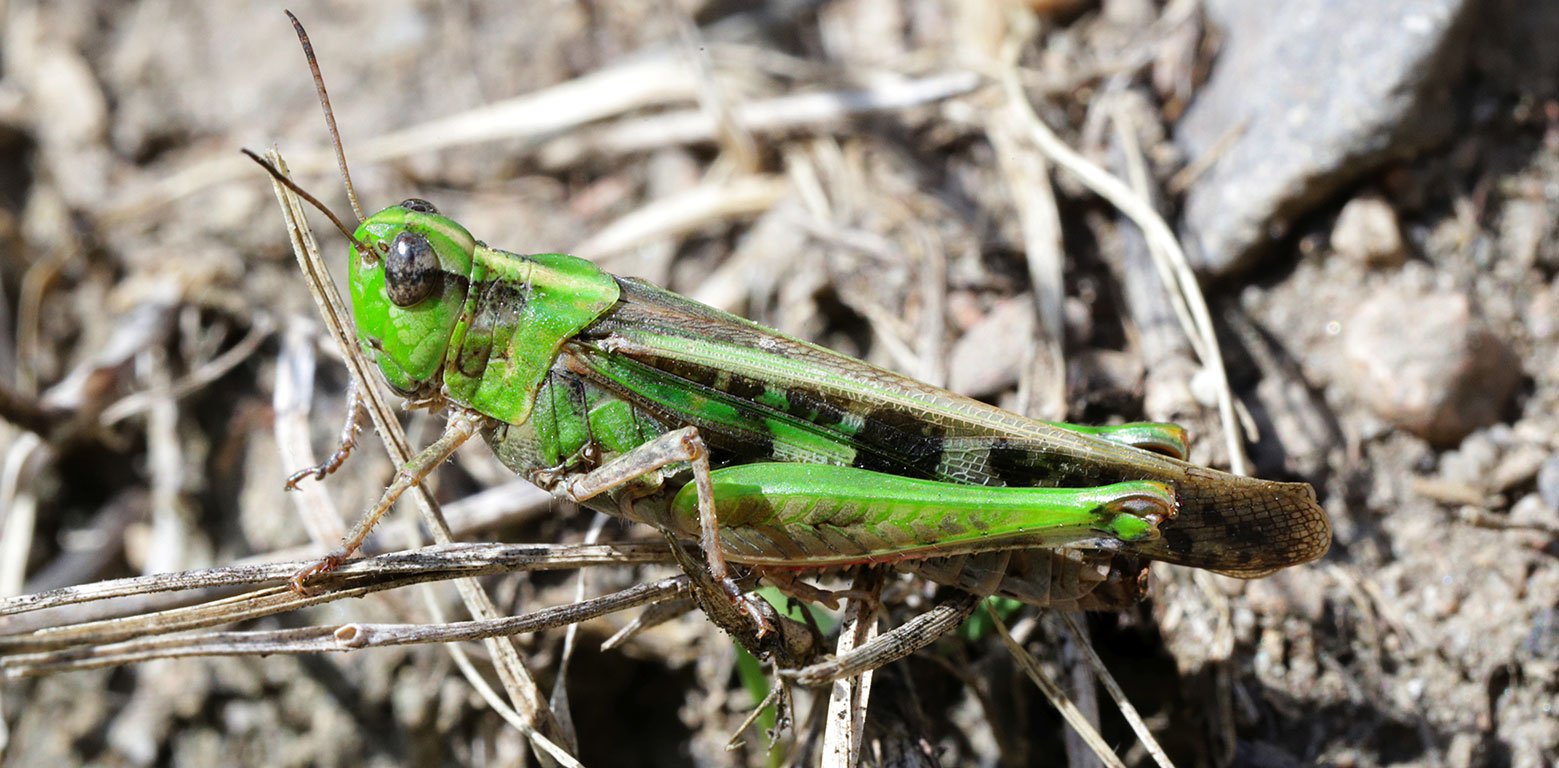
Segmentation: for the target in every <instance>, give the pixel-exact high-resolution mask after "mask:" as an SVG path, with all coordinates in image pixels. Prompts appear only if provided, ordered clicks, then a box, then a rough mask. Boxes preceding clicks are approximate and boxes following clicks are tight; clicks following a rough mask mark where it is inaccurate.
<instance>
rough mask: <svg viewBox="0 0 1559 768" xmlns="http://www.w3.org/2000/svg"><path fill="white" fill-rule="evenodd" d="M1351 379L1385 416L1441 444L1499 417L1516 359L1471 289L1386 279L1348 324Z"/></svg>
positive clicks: (1512, 385) (1517, 373) (1516, 376)
mask: <svg viewBox="0 0 1559 768" xmlns="http://www.w3.org/2000/svg"><path fill="white" fill-rule="evenodd" d="M1343 346H1344V353H1345V356H1346V358H1347V360H1348V362H1349V368H1350V372H1349V374H1348V378H1349V380H1348V382H1347V384H1348V385H1349V386H1350V387H1351V389H1352V390H1353V392H1354V393H1355V395H1356V396H1357V397H1358V398H1359V399H1360V400H1362V401H1364V402H1365V403H1367V404H1368V405H1369V406H1370V408H1371V409H1372V410H1373V411H1375V413H1377V414H1379V415H1380V416H1381V417H1382V418H1384V419H1386V420H1387V421H1389V422H1391V423H1392V424H1394V425H1396V426H1397V427H1399V428H1401V429H1405V430H1407V431H1409V432H1412V433H1413V434H1416V435H1418V436H1420V437H1422V438H1424V439H1425V440H1428V441H1429V442H1430V443H1431V444H1433V445H1436V446H1441V447H1447V446H1453V445H1456V444H1457V443H1459V442H1461V440H1462V438H1464V437H1466V436H1467V435H1468V434H1470V433H1471V432H1472V431H1474V430H1476V429H1478V428H1480V427H1485V426H1488V425H1490V424H1493V423H1495V422H1498V421H1499V420H1500V419H1501V417H1502V416H1503V415H1504V414H1505V411H1506V408H1507V406H1508V405H1509V404H1510V399H1511V396H1512V395H1513V394H1515V391H1516V386H1517V385H1518V384H1519V383H1520V381H1521V366H1520V362H1519V360H1518V359H1517V358H1516V357H1515V355H1514V354H1513V353H1512V352H1511V351H1510V349H1509V348H1508V347H1507V346H1506V345H1505V343H1504V342H1503V341H1501V340H1500V338H1499V337H1498V336H1495V335H1494V334H1493V333H1492V332H1490V331H1489V329H1488V327H1487V326H1486V325H1485V324H1484V322H1483V320H1482V318H1480V317H1479V316H1478V315H1477V313H1476V312H1475V311H1474V309H1473V306H1472V302H1471V301H1470V300H1469V299H1468V298H1467V296H1466V295H1464V294H1462V293H1460V292H1456V291H1447V290H1437V289H1420V288H1414V287H1406V286H1403V285H1388V286H1386V287H1384V288H1382V289H1380V290H1379V291H1377V292H1376V293H1375V295H1374V296H1371V297H1370V298H1369V299H1368V300H1366V301H1365V302H1364V303H1363V304H1361V305H1360V306H1359V307H1358V309H1357V310H1355V311H1354V313H1353V315H1352V317H1350V318H1349V320H1348V322H1347V325H1346V327H1345V328H1344V341H1343Z"/></svg>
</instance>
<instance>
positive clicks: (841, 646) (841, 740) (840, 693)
mask: <svg viewBox="0 0 1559 768" xmlns="http://www.w3.org/2000/svg"><path fill="white" fill-rule="evenodd" d="M883 583H884V578H883V574H882V572H881V569H876V568H873V569H868V570H866V571H863V572H861V573H860V574H857V575H856V578H855V582H854V584H852V585H851V590H852V591H854V592H857V593H861V594H864V595H866V596H865V597H860V598H851V599H850V600H849V605H848V606H847V607H846V608H845V612H844V623H843V624H842V625H841V626H840V628H839V640H838V643H837V644H836V646H835V648H834V654H835V657H836V658H839V657H844V656H848V655H849V654H850V652H852V651H854V650H855V649H856V648H859V647H861V646H863V645H866V644H868V643H870V642H871V641H872V640H873V639H875V638H876V637H877V615H878V613H879V611H880V610H881V607H882V603H881V595H882V586H883ZM871 690H872V670H871V669H867V670H865V671H863V672H861V673H860V674H858V675H851V676H849V677H844V678H840V679H837V680H835V681H834V684H833V688H832V689H831V690H830V691H829V696H828V709H827V714H826V715H825V716H824V718H825V719H824V721H823V755H822V761H821V764H822V766H823V768H854V766H856V765H859V764H860V762H861V744H862V742H863V741H864V740H865V733H866V711H867V708H868V707H870V706H871Z"/></svg>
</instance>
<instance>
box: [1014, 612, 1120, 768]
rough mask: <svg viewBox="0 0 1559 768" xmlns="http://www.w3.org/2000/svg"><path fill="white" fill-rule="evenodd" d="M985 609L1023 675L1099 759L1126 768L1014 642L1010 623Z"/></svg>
mask: <svg viewBox="0 0 1559 768" xmlns="http://www.w3.org/2000/svg"><path fill="white" fill-rule="evenodd" d="M985 610H986V613H987V614H989V615H990V618H991V622H992V623H993V625H994V626H995V627H996V632H997V634H999V635H1001V639H1002V643H1003V644H1005V645H1006V646H1007V650H1008V651H1009V652H1011V653H1012V657H1013V658H1014V659H1016V660H1017V662H1018V665H1019V666H1021V667H1022V668H1023V672H1024V673H1025V674H1027V675H1028V677H1029V679H1030V680H1032V681H1033V682H1034V685H1035V686H1037V687H1038V688H1039V690H1040V691H1042V692H1044V694H1045V698H1047V699H1049V700H1050V704H1051V706H1053V707H1055V708H1056V711H1057V712H1059V713H1061V717H1062V719H1064V720H1066V722H1067V724H1068V725H1070V726H1072V730H1074V731H1076V732H1077V734H1078V735H1079V736H1081V737H1082V738H1083V741H1084V742H1086V743H1087V744H1088V747H1089V749H1092V750H1093V753H1094V754H1095V755H1098V756H1099V760H1100V761H1102V762H1103V763H1104V764H1105V765H1106V766H1109V768H1125V763H1122V762H1121V759H1120V758H1119V757H1117V756H1116V755H1115V752H1114V751H1113V750H1111V749H1110V745H1109V744H1106V743H1105V742H1104V737H1103V736H1100V735H1099V731H1098V730H1096V729H1095V728H1094V727H1093V725H1092V724H1091V723H1089V722H1088V718H1087V716H1085V715H1084V714H1083V713H1082V711H1080V710H1079V709H1078V708H1077V705H1076V704H1073V703H1072V699H1071V698H1070V697H1069V696H1067V695H1066V691H1063V690H1062V689H1061V686H1060V685H1057V684H1056V682H1055V681H1054V680H1051V679H1050V676H1049V675H1046V674H1045V671H1044V670H1043V669H1040V666H1039V661H1038V660H1037V659H1035V658H1034V656H1033V654H1030V653H1029V652H1028V651H1027V650H1026V649H1025V648H1024V647H1023V646H1022V645H1021V644H1020V643H1018V641H1016V640H1014V639H1013V637H1012V633H1011V632H1009V631H1008V630H1007V624H1006V622H1003V621H1002V620H1001V616H999V615H998V614H997V613H996V611H995V609H993V608H991V607H990V606H989V605H987V606H986V609H985Z"/></svg>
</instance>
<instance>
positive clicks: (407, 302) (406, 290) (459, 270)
mask: <svg viewBox="0 0 1559 768" xmlns="http://www.w3.org/2000/svg"><path fill="white" fill-rule="evenodd" d="M356 235H357V239H358V241H359V242H361V243H362V244H363V245H364V246H366V247H367V248H368V249H369V250H370V251H372V253H371V254H369V255H366V256H365V255H364V254H361V253H358V252H356V250H355V249H354V251H353V253H352V255H351V257H350V268H349V270H348V272H349V275H350V282H351V291H352V317H353V320H354V321H355V323H356V325H357V340H358V344H359V345H361V346H362V347H363V350H364V351H365V352H366V353H367V354H368V355H369V356H371V357H372V358H373V359H374V361H375V362H376V363H377V364H378V366H379V370H380V371H381V372H382V373H383V374H384V378H385V380H386V381H387V382H389V384H390V386H391V387H394V388H395V390H396V391H397V392H400V393H401V394H404V395H407V396H417V395H424V394H430V393H431V392H430V391H436V390H437V388H438V387H439V386H440V384H441V382H440V380H439V373H440V368H441V366H442V365H443V362H444V355H445V352H446V351H447V349H448V346H449V340H450V333H451V332H452V331H453V330H454V328H455V324H456V322H457V321H458V320H459V319H460V313H461V308H462V306H463V305H464V304H465V299H466V291H467V289H468V287H469V286H470V275H471V266H472V262H473V259H474V255H473V254H474V253H475V251H476V239H475V238H473V237H472V236H471V233H470V232H467V231H466V229H465V227H462V226H460V225H459V224H457V223H455V222H454V221H453V220H451V219H448V218H445V217H444V216H441V215H439V213H438V210H437V209H435V208H434V207H433V206H432V204H430V203H428V202H426V201H424V200H416V199H412V200H407V201H405V202H403V203H401V204H399V205H393V206H390V207H389V208H385V209H384V210H382V211H379V212H378V213H375V214H374V215H372V216H369V217H368V218H367V219H366V220H364V221H363V223H362V224H361V225H359V226H358V228H357V233H356Z"/></svg>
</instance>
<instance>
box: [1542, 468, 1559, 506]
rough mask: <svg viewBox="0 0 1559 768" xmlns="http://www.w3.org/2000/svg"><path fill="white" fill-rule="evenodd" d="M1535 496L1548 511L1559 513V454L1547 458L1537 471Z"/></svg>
mask: <svg viewBox="0 0 1559 768" xmlns="http://www.w3.org/2000/svg"><path fill="white" fill-rule="evenodd" d="M1537 495H1538V496H1540V497H1541V498H1542V499H1543V503H1544V504H1547V505H1548V508H1549V509H1552V510H1554V511H1556V512H1559V454H1555V455H1553V456H1549V457H1548V459H1547V460H1546V461H1544V462H1543V466H1542V467H1541V468H1539V469H1538V470H1537Z"/></svg>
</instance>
